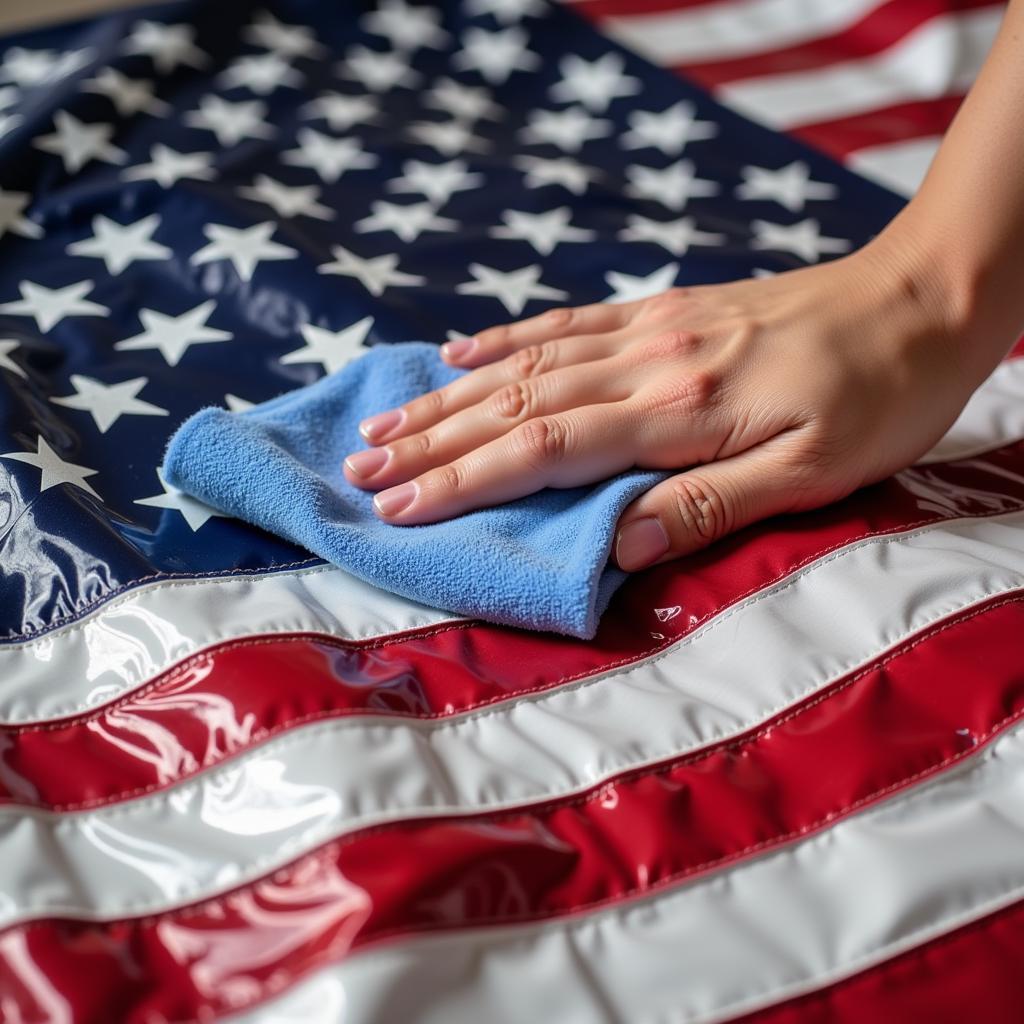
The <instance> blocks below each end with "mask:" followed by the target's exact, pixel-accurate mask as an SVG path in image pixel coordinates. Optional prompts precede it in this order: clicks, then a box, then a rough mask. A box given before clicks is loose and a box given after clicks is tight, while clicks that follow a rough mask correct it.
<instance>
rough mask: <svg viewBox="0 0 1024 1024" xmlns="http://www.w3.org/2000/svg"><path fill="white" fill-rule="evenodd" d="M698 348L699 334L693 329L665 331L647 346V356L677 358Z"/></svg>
mask: <svg viewBox="0 0 1024 1024" xmlns="http://www.w3.org/2000/svg"><path fill="white" fill-rule="evenodd" d="M699 348H700V336H699V335H698V334H696V333H695V332H693V331H665V332H664V333H662V334H659V335H658V336H657V337H656V338H655V339H654V340H653V341H652V342H651V343H650V345H649V346H648V357H649V358H654V359H677V358H678V357H680V356H690V355H693V353H694V352H696V351H697V350H698V349H699Z"/></svg>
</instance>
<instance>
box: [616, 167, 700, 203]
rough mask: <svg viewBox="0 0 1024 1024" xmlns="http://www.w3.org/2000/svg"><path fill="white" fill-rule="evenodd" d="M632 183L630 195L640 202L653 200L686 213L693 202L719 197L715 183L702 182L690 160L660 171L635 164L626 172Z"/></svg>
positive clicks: (628, 187) (628, 191) (629, 189)
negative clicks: (688, 205) (708, 197)
mask: <svg viewBox="0 0 1024 1024" xmlns="http://www.w3.org/2000/svg"><path fill="white" fill-rule="evenodd" d="M626 176H627V177H628V178H629V180H630V185H629V186H627V188H626V192H627V194H629V195H631V196H634V197H635V198H637V199H653V200H654V201H655V202H659V203H661V204H662V205H663V206H668V207H670V208H671V209H673V210H682V209H683V207H685V206H686V204H687V202H689V200H691V199H694V198H697V197H699V196H713V195H717V194H718V186H717V185H716V184H715V183H714V182H713V181H708V180H706V179H704V178H698V177H697V176H696V173H695V171H694V166H693V164H692V162H691V161H689V160H680V161H679V162H678V163H674V164H672V165H671V166H669V167H665V168H662V169H660V170H659V169H657V168H654V167H641V166H639V165H637V164H634V165H633V166H632V167H627V168H626Z"/></svg>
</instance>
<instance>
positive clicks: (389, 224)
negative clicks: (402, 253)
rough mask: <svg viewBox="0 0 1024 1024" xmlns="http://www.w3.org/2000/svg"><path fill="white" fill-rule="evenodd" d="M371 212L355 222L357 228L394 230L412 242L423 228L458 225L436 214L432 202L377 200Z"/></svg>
mask: <svg viewBox="0 0 1024 1024" xmlns="http://www.w3.org/2000/svg"><path fill="white" fill-rule="evenodd" d="M372 210H373V213H371V214H370V216H369V217H364V218H363V219H362V220H360V221H357V222H356V223H355V224H354V225H353V227H354V228H355V229H356V231H359V232H362V233H366V232H371V231H393V232H394V233H395V234H396V235H398V237H399V238H400V239H401V240H402V241H403V242H414V241H415V240H416V239H417V238H419V236H420V235H421V234H422V233H423V232H424V231H454V230H455V229H456V228H457V227H458V226H459V225H458V222H457V221H454V220H450V219H449V218H448V217H438V216H437V213H436V212H435V210H434V206H433V204H432V203H429V202H427V203H410V204H408V205H406V206H400V205H399V204H398V203H387V202H383V201H381V200H377V201H375V202H374V203H373V204H372Z"/></svg>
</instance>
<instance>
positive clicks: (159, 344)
mask: <svg viewBox="0 0 1024 1024" xmlns="http://www.w3.org/2000/svg"><path fill="white" fill-rule="evenodd" d="M216 307H217V303H216V302H214V301H213V300H212V299H210V300H209V301H207V302H204V303H203V304H202V305H200V306H196V307H195V308H194V309H190V310H188V312H186V313H182V314H181V315H179V316H167V315H166V314H165V313H158V312H156V310H153V309H140V310H139V319H140V320H141V321H142V324H143V326H144V327H145V328H146V329H145V330H144V331H143V332H142V333H141V334H136V335H134V336H133V337H131V338H125V340H124V341H119V342H117V344H115V345H114V348H115V349H117V350H118V351H119V352H122V351H132V350H135V349H145V348H155V349H159V350H160V354H161V355H162V356H163V357H164V359H166V360H167V363H168V365H169V366H177V365H178V363H179V362H180V361H181V357H182V356H183V355H184V354H185V353H186V352H187V351H188V349H189V346H190V345H202V344H205V343H208V342H213V341H227V340H228V339H229V338H231V337H233V335H232V334H231V333H230V331H219V330H217V329H216V328H214V327H207V326H206V321H207V319H209V316H210V314H211V313H212V312H213V311H214V309H216Z"/></svg>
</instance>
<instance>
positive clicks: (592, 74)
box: [551, 53, 640, 114]
mask: <svg viewBox="0 0 1024 1024" xmlns="http://www.w3.org/2000/svg"><path fill="white" fill-rule="evenodd" d="M558 70H559V71H560V72H561V73H562V80H561V81H560V82H556V83H555V84H554V85H553V86H552V87H551V96H552V98H553V99H555V100H556V101H557V102H559V103H577V102H578V103H582V104H583V105H584V106H585V107H586V108H587V109H588V110H593V111H595V112H596V113H598V114H600V113H603V112H604V111H605V110H607V109H608V107H609V105H610V104H611V102H612V100H616V99H619V98H620V97H624V96H635V95H636V94H637V93H638V92H640V80H639V79H638V78H633V76H632V75H627V74H626V73H625V71H626V62H625V60H623V58H622V54H620V53H606V54H604V56H602V57H600V58H598V60H595V61H589V60H584V59H583V58H582V57H580V56H579V55H578V54H575V53H571V54H569V55H568V56H567V57H563V58H562V60H561V61H560V62H559V65H558Z"/></svg>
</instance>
